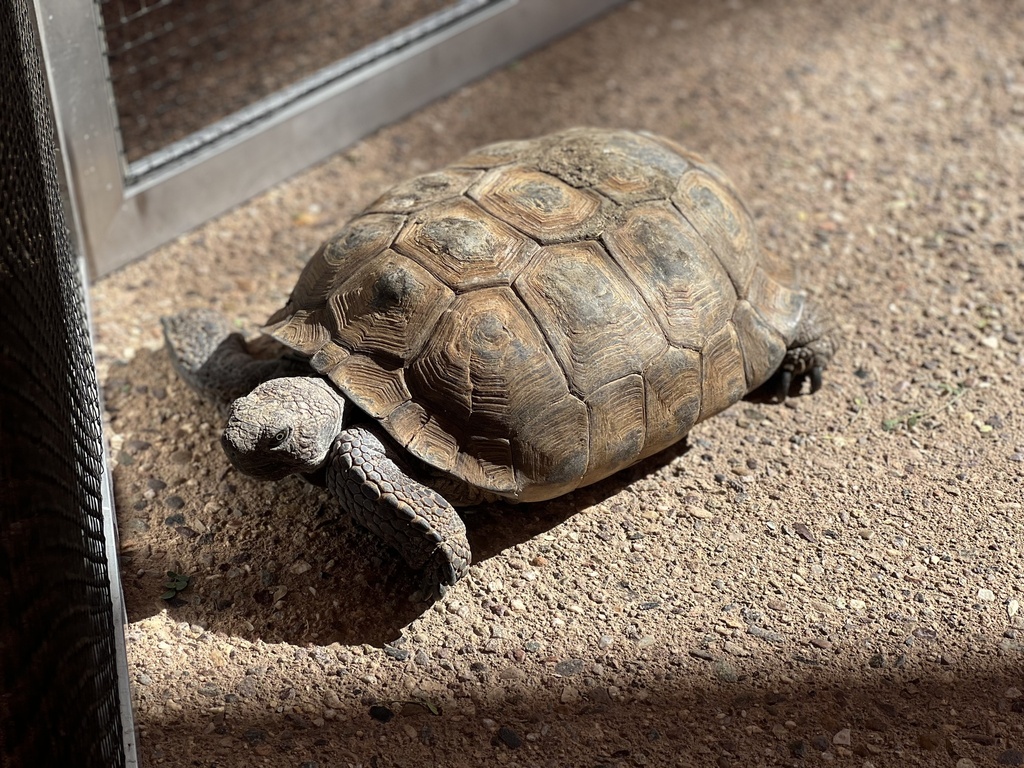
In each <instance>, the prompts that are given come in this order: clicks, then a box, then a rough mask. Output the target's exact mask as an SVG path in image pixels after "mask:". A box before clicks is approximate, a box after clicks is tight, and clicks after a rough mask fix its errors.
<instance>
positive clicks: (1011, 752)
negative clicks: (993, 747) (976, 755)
mask: <svg viewBox="0 0 1024 768" xmlns="http://www.w3.org/2000/svg"><path fill="white" fill-rule="evenodd" d="M996 762H997V763H999V765H1024V751H1022V750H1020V749H1008V750H1006V751H1005V752H1003V754H1001V755H1000V756H999V759H998V760H996Z"/></svg>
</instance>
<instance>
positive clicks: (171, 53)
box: [99, 0, 487, 162]
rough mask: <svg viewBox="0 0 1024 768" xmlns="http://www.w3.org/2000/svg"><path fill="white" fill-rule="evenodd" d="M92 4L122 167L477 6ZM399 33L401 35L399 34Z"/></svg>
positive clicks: (116, 0)
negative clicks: (362, 54)
mask: <svg viewBox="0 0 1024 768" xmlns="http://www.w3.org/2000/svg"><path fill="white" fill-rule="evenodd" d="M99 3H100V9H101V12H102V24H103V31H104V34H105V37H106V43H107V59H108V69H109V72H110V80H111V83H112V86H113V91H114V100H115V104H116V108H117V113H118V118H119V122H120V128H121V138H122V144H123V151H124V154H125V157H126V159H127V160H128V161H129V162H135V161H137V160H140V159H141V158H143V157H145V156H146V155H150V154H153V153H155V152H158V151H160V150H161V149H163V148H165V147H167V146H169V145H170V144H172V143H173V142H176V141H178V140H181V139H183V138H185V137H186V136H187V135H189V134H192V133H194V132H197V131H199V130H200V129H202V128H205V127H207V126H210V125H212V124H213V123H215V122H216V121H218V120H221V119H222V118H225V117H227V116H228V115H231V114H233V113H235V112H238V111H239V110H242V109H244V108H246V107H248V106H250V105H252V104H254V103H255V102H257V101H259V100H261V99H264V98H266V97H268V96H270V95H271V94H273V93H275V92H278V91H280V90H282V89H284V88H287V87H289V86H293V85H295V84H296V83H297V82H299V81H300V80H302V79H304V78H306V77H309V76H310V75H312V74H314V73H315V72H318V71H321V70H323V69H324V68H326V67H329V66H330V65H332V64H335V63H336V62H338V61H339V60H343V59H346V58H349V57H352V56H353V55H354V54H356V53H358V52H371V51H374V50H375V49H379V48H380V47H381V46H380V45H379V43H380V42H381V41H382V40H385V39H388V38H391V40H392V43H393V45H402V44H406V43H408V42H409V41H411V40H412V39H415V38H416V37H417V36H418V34H423V33H425V32H427V31H430V29H431V28H436V27H437V26H438V25H439V24H443V23H447V22H450V21H451V20H452V19H454V18H458V17H461V16H463V15H465V14H467V13H470V12H472V11H473V10H475V9H477V8H479V7H481V6H483V5H486V4H487V3H486V2H485V1H484V0H349V2H337V1H336V0H99ZM402 31H404V32H405V33H406V34H399V33H400V32H402ZM417 33H418V34H417ZM377 52H378V53H383V52H386V51H383V50H378V51H377Z"/></svg>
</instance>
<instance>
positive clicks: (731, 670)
mask: <svg viewBox="0 0 1024 768" xmlns="http://www.w3.org/2000/svg"><path fill="white" fill-rule="evenodd" d="M715 677H717V678H718V679H719V680H721V681H722V682H723V683H735V682H736V681H737V680H739V679H740V675H739V672H737V671H736V667H734V666H733V665H732V664H730V663H729V662H728V661H719V662H716V663H715Z"/></svg>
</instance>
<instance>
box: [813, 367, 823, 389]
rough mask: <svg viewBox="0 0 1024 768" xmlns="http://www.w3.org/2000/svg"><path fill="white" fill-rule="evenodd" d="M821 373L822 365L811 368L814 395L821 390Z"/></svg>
mask: <svg viewBox="0 0 1024 768" xmlns="http://www.w3.org/2000/svg"><path fill="white" fill-rule="evenodd" d="M821 371H822V367H821V366H820V365H816V366H814V367H813V368H811V392H812V393H814V392H817V391H818V390H819V389H821Z"/></svg>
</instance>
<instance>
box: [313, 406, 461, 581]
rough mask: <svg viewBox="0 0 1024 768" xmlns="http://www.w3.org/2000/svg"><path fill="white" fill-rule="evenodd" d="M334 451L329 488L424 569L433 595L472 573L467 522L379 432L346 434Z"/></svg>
mask: <svg viewBox="0 0 1024 768" xmlns="http://www.w3.org/2000/svg"><path fill="white" fill-rule="evenodd" d="M331 453H332V455H331V458H330V460H329V464H328V468H327V487H328V488H330V489H331V491H332V492H333V493H334V494H335V495H337V496H338V498H339V499H340V501H341V504H342V506H343V507H344V508H345V509H346V510H348V511H349V512H350V513H351V514H352V516H353V517H354V518H355V520H356V522H357V523H359V524H360V525H362V526H363V527H364V528H367V529H369V530H370V531H371V532H372V533H374V534H376V535H377V536H378V537H380V538H381V539H382V540H383V541H384V542H385V543H387V544H388V545H389V546H391V547H393V548H394V549H396V550H397V551H398V553H399V554H400V555H401V556H402V557H403V558H404V559H405V561H406V562H407V563H408V564H409V566H410V567H411V568H413V569H415V570H419V571H423V572H424V579H425V582H426V585H427V587H428V588H429V589H430V590H431V591H435V592H439V593H440V594H441V595H443V594H444V593H445V591H446V590H447V588H448V587H449V586H451V585H453V584H455V583H456V582H457V581H458V580H459V579H461V578H462V577H463V576H464V575H465V574H466V572H467V571H468V570H469V563H470V550H469V540H468V539H467V538H466V526H465V524H464V523H463V522H462V518H460V517H459V515H458V513H457V512H456V511H455V508H454V507H453V506H452V505H451V504H449V503H448V502H447V501H446V500H445V498H444V497H443V496H441V494H439V493H437V492H436V491H434V490H431V489H430V488H428V487H427V486H425V485H423V484H422V483H420V482H418V481H416V480H414V479H413V478H412V477H410V476H409V474H407V472H406V471H405V469H403V468H402V467H401V466H400V464H399V461H400V460H399V459H398V457H397V455H396V454H395V452H394V451H392V450H391V449H390V448H388V447H387V445H386V444H385V443H384V441H383V440H382V439H381V438H380V437H379V436H378V435H377V434H375V432H374V430H373V429H371V428H369V427H366V426H357V427H352V428H351V429H346V430H344V431H343V432H342V433H341V435H340V436H339V437H338V439H337V440H336V441H335V443H334V447H333V448H332V451H331Z"/></svg>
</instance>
